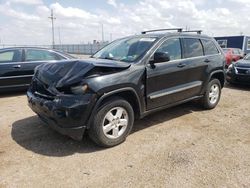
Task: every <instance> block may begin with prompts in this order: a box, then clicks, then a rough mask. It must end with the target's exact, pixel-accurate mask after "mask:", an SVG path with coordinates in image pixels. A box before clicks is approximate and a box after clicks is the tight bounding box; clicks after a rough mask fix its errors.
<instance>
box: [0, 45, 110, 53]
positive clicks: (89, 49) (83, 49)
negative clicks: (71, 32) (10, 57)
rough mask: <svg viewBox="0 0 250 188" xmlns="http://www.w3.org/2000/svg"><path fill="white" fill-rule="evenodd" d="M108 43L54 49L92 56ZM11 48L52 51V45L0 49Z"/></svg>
mask: <svg viewBox="0 0 250 188" xmlns="http://www.w3.org/2000/svg"><path fill="white" fill-rule="evenodd" d="M106 45H107V43H103V44H99V43H96V44H62V45H54V49H56V50H60V51H63V52H67V53H70V54H84V55H92V54H94V53H95V52H96V51H98V50H99V49H101V48H103V47H104V46H106ZM10 47H41V48H49V49H52V48H53V47H52V45H16V44H14V45H9V44H0V48H10Z"/></svg>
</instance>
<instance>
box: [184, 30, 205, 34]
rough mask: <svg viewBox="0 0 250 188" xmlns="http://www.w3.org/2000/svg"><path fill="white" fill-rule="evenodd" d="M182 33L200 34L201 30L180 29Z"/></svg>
mask: <svg viewBox="0 0 250 188" xmlns="http://www.w3.org/2000/svg"><path fill="white" fill-rule="evenodd" d="M182 32H184V33H197V34H201V32H202V30H190V31H182Z"/></svg>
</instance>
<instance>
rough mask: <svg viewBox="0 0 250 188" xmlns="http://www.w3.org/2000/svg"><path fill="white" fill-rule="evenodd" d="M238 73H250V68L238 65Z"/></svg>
mask: <svg viewBox="0 0 250 188" xmlns="http://www.w3.org/2000/svg"><path fill="white" fill-rule="evenodd" d="M236 70H237V74H247V75H250V68H239V67H236Z"/></svg>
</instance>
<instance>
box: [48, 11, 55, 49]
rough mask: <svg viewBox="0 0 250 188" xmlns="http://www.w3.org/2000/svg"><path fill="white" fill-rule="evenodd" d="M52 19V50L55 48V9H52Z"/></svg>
mask: <svg viewBox="0 0 250 188" xmlns="http://www.w3.org/2000/svg"><path fill="white" fill-rule="evenodd" d="M48 18H49V19H51V29H52V48H55V32H54V20H55V19H56V17H55V16H54V14H53V9H51V15H50V17H48Z"/></svg>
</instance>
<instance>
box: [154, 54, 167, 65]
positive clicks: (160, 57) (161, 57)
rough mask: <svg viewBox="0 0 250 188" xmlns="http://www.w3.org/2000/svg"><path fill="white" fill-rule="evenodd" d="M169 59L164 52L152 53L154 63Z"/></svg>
mask: <svg viewBox="0 0 250 188" xmlns="http://www.w3.org/2000/svg"><path fill="white" fill-rule="evenodd" d="M167 61H170V57H169V55H168V53H166V52H155V54H154V60H153V62H154V63H162V62H167Z"/></svg>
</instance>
